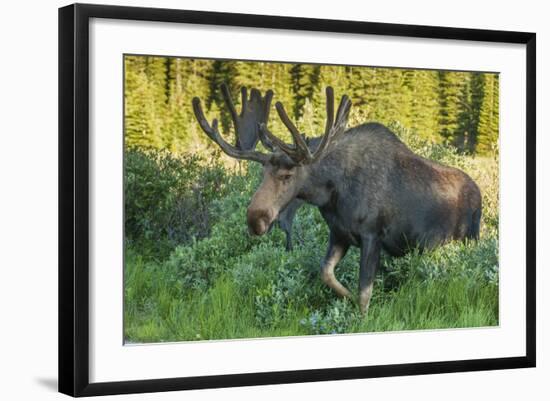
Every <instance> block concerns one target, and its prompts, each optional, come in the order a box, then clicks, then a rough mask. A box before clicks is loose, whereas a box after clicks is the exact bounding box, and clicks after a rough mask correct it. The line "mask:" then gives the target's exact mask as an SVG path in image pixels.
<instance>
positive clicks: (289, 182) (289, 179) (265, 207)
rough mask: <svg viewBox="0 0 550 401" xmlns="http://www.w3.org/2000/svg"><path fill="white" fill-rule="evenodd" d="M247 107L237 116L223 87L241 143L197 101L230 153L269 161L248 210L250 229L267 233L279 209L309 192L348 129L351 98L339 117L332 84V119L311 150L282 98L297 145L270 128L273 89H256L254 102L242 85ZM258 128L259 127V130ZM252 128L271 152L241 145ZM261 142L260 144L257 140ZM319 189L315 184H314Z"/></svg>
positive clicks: (212, 133)
mask: <svg viewBox="0 0 550 401" xmlns="http://www.w3.org/2000/svg"><path fill="white" fill-rule="evenodd" d="M241 91H242V94H243V95H242V99H243V108H242V110H243V111H242V112H241V115H240V116H237V113H236V111H235V107H234V105H233V103H232V101H231V96H230V94H229V91H228V89H227V86H225V85H223V86H222V93H223V94H224V99H225V102H226V104H227V106H228V108H229V111H230V114H231V115H232V118H233V121H234V124H235V131H236V134H237V138H238V139H237V145H236V146H232V145H230V144H229V143H227V142H226V141H225V140H224V139H223V138H222V136H221V135H220V133H219V130H218V121H217V119H214V120H213V121H212V124H209V123H208V121H207V120H206V118H205V117H204V113H203V111H202V108H201V105H200V99H199V98H197V97H196V98H194V99H193V110H194V112H195V116H196V118H197V120H198V122H199V124H200V126H201V128H202V129H203V131H204V132H205V133H206V134H207V135H208V137H209V138H210V139H212V140H213V141H214V142H215V143H217V144H218V146H219V147H220V148H221V149H222V150H223V151H224V152H225V153H226V154H227V155H229V156H231V157H233V158H237V159H241V160H252V161H255V162H258V163H261V164H262V165H263V180H262V183H261V184H260V186H259V187H258V189H257V190H256V192H255V194H254V196H253V197H252V200H251V201H250V205H249V206H248V210H247V223H248V228H249V232H250V233H251V234H253V235H263V234H265V233H266V232H267V231H268V230H269V228H270V227H271V225H272V223H273V222H274V221H275V219H276V218H277V216H278V215H279V213H280V212H281V211H282V210H284V209H285V208H286V206H287V205H288V204H289V203H290V202H291V201H292V200H293V199H295V198H297V197H299V195H300V194H301V192H304V191H307V190H308V187H310V185H308V184H309V177H310V173H311V170H312V169H315V166H316V165H317V163H318V162H319V161H320V160H321V159H322V158H323V157H324V155H325V154H326V153H327V150H328V149H329V148H330V144H331V143H333V142H334V141H335V140H336V139H337V138H338V137H339V136H340V135H341V134H342V133H343V132H344V131H345V129H346V125H347V120H348V116H349V112H350V109H351V101H350V100H349V98H348V97H347V96H345V95H344V96H343V97H342V99H341V101H340V105H339V107H338V111H337V112H336V116H335V115H334V91H333V89H332V88H331V87H327V89H326V98H327V103H326V112H327V121H326V127H325V133H324V135H323V136H322V138H321V139H320V142H319V144H318V146H317V148H316V149H315V150H313V151H312V150H310V148H309V147H308V143H307V138H306V137H305V135H303V134H301V133H300V132H299V130H298V129H297V128H296V126H295V125H294V124H293V123H292V121H291V120H290V118H289V117H288V115H287V113H286V111H285V108H284V106H283V105H282V103H281V102H277V103H276V104H275V108H276V110H277V113H278V115H279V118H280V119H281V121H282V122H283V124H284V125H285V126H286V128H287V129H288V130H289V131H290V134H291V135H292V139H293V144H287V143H285V142H284V141H282V140H281V139H279V138H278V137H276V136H275V135H273V134H272V133H271V132H270V131H269V129H268V128H267V120H268V118H269V107H270V104H271V98H272V96H273V92H272V91H268V92H267V93H266V96H265V97H264V98H262V96H261V94H260V92H259V91H257V90H256V89H252V96H251V99H250V100H247V99H246V89H244V88H243V89H241ZM254 129H256V130H257V131H254ZM246 132H253V133H257V135H258V136H257V137H258V138H259V140H260V141H261V142H262V144H263V145H264V147H265V148H266V149H268V150H269V151H270V152H271V153H269V154H267V153H262V152H259V151H256V150H254V148H253V147H252V148H248V149H244V148H242V146H241V147H240V146H239V142H238V141H239V138H241V137H243V136H246V135H245V133H246ZM254 145H255V144H254ZM311 190H312V191H313V190H314V188H311Z"/></svg>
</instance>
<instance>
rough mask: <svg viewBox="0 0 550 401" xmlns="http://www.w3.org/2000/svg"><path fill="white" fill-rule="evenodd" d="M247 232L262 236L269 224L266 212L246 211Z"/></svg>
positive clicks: (268, 214)
mask: <svg viewBox="0 0 550 401" xmlns="http://www.w3.org/2000/svg"><path fill="white" fill-rule="evenodd" d="M246 220H247V223H248V232H249V233H250V234H252V235H263V234H265V233H266V232H267V230H268V229H269V226H270V224H271V220H272V219H271V214H270V213H269V211H267V210H258V209H252V210H251V209H248V211H247V213H246Z"/></svg>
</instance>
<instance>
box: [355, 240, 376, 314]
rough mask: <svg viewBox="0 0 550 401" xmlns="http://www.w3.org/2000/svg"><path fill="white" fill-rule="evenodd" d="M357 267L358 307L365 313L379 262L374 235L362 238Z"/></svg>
mask: <svg viewBox="0 0 550 401" xmlns="http://www.w3.org/2000/svg"><path fill="white" fill-rule="evenodd" d="M359 263H360V268H359V309H360V310H361V313H362V314H363V315H365V314H366V313H367V310H368V309H369V303H370V299H371V296H372V289H373V287H374V277H375V276H376V270H377V269H378V265H379V264H380V241H379V240H378V238H376V237H375V236H374V235H368V236H366V237H364V238H363V239H362V243H361V260H360V262H359Z"/></svg>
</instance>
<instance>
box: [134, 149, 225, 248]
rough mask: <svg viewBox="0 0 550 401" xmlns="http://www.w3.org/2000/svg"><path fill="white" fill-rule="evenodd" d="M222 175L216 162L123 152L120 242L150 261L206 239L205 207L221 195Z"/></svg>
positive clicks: (208, 216) (208, 224) (209, 217)
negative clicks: (132, 246) (123, 237)
mask: <svg viewBox="0 0 550 401" xmlns="http://www.w3.org/2000/svg"><path fill="white" fill-rule="evenodd" d="M226 178H227V173H226V171H225V170H224V168H223V167H222V165H221V164H220V163H219V162H217V161H216V160H214V161H211V162H209V163H207V162H206V161H205V160H204V159H203V158H201V157H199V156H196V155H188V156H182V157H176V156H173V155H171V154H170V153H169V152H167V151H156V150H138V149H133V150H127V151H126V153H125V180H124V213H125V234H126V240H127V241H129V242H131V243H135V244H136V246H139V247H145V249H144V250H146V251H147V250H149V252H150V253H151V254H153V255H155V256H157V257H158V256H162V255H165V254H166V253H167V252H169V251H170V250H171V249H172V248H173V247H174V246H176V245H177V244H180V243H186V242H190V241H191V240H192V239H193V238H203V237H206V236H208V235H209V234H210V228H211V226H212V212H211V210H210V208H211V204H212V202H213V201H214V200H215V199H218V197H219V196H223V195H224V194H225V193H226V192H227V186H226V185H225V183H226ZM151 248H152V249H151Z"/></svg>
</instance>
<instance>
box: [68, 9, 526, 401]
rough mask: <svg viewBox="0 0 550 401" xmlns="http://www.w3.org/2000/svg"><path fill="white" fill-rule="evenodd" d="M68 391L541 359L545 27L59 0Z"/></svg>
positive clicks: (361, 374) (420, 370) (332, 376)
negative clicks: (540, 85)
mask: <svg viewBox="0 0 550 401" xmlns="http://www.w3.org/2000/svg"><path fill="white" fill-rule="evenodd" d="M59 113H60V114H59V150H60V151H59V233H60V234H59V390H60V391H61V392H63V393H66V394H69V395H73V396H92V395H103V394H119V393H134V392H151V391H169V390H184V389H199V388H213V387H228V386H248V385H261V384H276V383H291V382H306V381H321V380H341V379H353V378H369V377H383V376H397V375H418V374H428V373H440V372H460V371H475V370H488V369H510V368H526V367H532V366H535V34H534V33H523V32H508V31H487V30H472V29H462V28H444V27H429V26H413V25H396V24H385V23H384V24H382V23H369V22H358V21H336V20H319V19H307V18H294V17H280V16H264V15H243V14H231V13H215V12H201V11H183V10H168V9H150V8H135V7H118V6H116V7H115V6H100V5H85V4H77V5H70V6H67V7H64V8H61V9H60V10H59Z"/></svg>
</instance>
